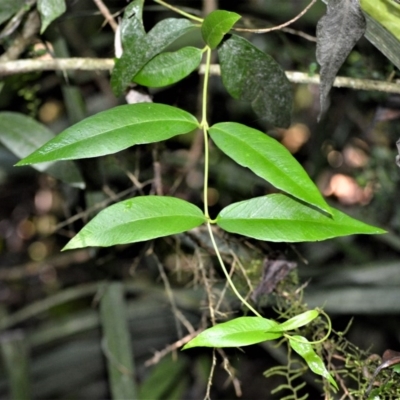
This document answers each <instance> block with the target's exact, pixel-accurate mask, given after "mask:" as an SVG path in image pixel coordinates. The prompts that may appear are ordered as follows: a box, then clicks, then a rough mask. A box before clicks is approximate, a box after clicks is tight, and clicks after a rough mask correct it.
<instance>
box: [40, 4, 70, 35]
mask: <svg viewBox="0 0 400 400" xmlns="http://www.w3.org/2000/svg"><path fill="white" fill-rule="evenodd" d="M37 9H38V11H39V13H40V16H41V20H42V26H41V28H40V33H41V34H42V33H43V32H44V31H45V30H46V29H47V27H48V26H49V25H50V24H51V23H52V22H53V21H54V20H55V19H57V18H58V17H59V16H60V15H62V14H64V13H65V11H66V9H67V7H66V5H65V1H64V0H38V3H37Z"/></svg>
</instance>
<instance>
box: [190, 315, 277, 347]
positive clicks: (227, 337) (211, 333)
mask: <svg viewBox="0 0 400 400" xmlns="http://www.w3.org/2000/svg"><path fill="white" fill-rule="evenodd" d="M278 326H279V324H278V323H277V322H275V321H273V320H270V319H266V318H260V317H239V318H235V319H233V320H231V321H228V322H223V323H222V324H218V325H215V326H212V327H211V328H208V329H206V330H205V331H203V332H201V333H200V334H199V335H197V336H196V337H195V338H194V339H192V340H191V341H190V342H188V343H186V345H185V346H184V347H183V350H186V349H190V348H192V347H242V346H249V345H251V344H255V343H260V342H265V341H266V340H274V339H278V338H280V337H282V333H281V332H276V328H277V327H278Z"/></svg>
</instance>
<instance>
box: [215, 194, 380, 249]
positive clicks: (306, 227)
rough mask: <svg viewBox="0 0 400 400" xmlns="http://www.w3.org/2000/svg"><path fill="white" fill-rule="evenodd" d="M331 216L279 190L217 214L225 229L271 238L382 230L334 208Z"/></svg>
mask: <svg viewBox="0 0 400 400" xmlns="http://www.w3.org/2000/svg"><path fill="white" fill-rule="evenodd" d="M331 212H332V217H329V216H327V215H325V214H323V213H322V212H320V211H318V210H316V209H314V208H312V207H309V206H307V205H305V204H304V203H302V202H300V201H298V200H296V199H293V198H291V197H290V196H286V195H283V194H272V195H268V196H264V197H256V198H254V199H251V200H246V201H242V202H239V203H234V204H231V205H230V206H228V207H226V208H224V209H223V210H222V211H221V212H220V213H219V215H218V217H217V220H216V222H217V225H218V226H220V227H221V228H222V229H224V230H226V231H227V232H231V233H237V234H240V235H244V236H248V237H252V238H255V239H258V240H267V241H271V242H306V241H318V240H326V239H330V238H333V237H338V236H346V235H353V234H381V233H385V231H384V230H382V229H380V228H376V227H373V226H370V225H367V224H364V223H363V222H360V221H357V220H355V219H353V218H351V217H349V216H347V215H345V214H343V213H341V212H340V211H338V210H335V209H334V208H331Z"/></svg>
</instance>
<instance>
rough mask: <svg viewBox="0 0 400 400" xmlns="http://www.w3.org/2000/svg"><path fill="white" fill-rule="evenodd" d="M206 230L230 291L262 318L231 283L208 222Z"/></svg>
mask: <svg viewBox="0 0 400 400" xmlns="http://www.w3.org/2000/svg"><path fill="white" fill-rule="evenodd" d="M207 228H208V232H209V234H210V239H211V243H212V244H213V247H214V250H215V254H216V255H217V258H218V261H219V263H220V265H221V268H222V271H223V272H224V275H225V277H226V280H227V281H228V283H229V286H230V287H231V289H232V290H233V293H235V295H236V296H237V297H238V299H239V300H240V301H241V302H242V303H243V304H244V305H245V306H246V307H247V308H248V309H249V310H250V311H251V312H252V313H253V314H255V315H256V316H257V317H260V318H262V316H261V314H260V313H258V312H257V311H256V310H255V309H254V308H253V307H252V306H251V305H250V304H249V303H248V302H247V300H245V299H244V297H243V296H242V295H241V294H240V293H239V292H238V290H237V289H236V287H235V285H234V283H233V282H232V279H231V277H230V275H229V273H228V271H227V269H226V267H225V264H224V261H223V260H222V257H221V254H220V252H219V250H218V246H217V243H216V242H215V239H214V234H213V232H212V229H211V224H210V223H209V222H207Z"/></svg>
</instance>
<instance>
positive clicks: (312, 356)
mask: <svg viewBox="0 0 400 400" xmlns="http://www.w3.org/2000/svg"><path fill="white" fill-rule="evenodd" d="M289 343H290V347H291V348H292V349H293V350H294V351H295V352H296V353H297V354H298V355H299V356H301V357H303V358H304V360H305V361H306V363H307V365H308V366H309V368H310V369H311V371H313V372H314V373H315V374H317V375H321V376H323V377H324V378H325V379H327V380H328V381H329V383H330V384H331V385H332V386H333V387H334V388H335V389H336V390H338V389H339V388H338V385H337V383H336V382H335V380H334V379H333V377H332V375H331V374H330V373H329V371H328V370H327V369H326V367H325V365H324V363H323V361H322V360H321V358H320V357H319V356H318V355H317V354H316V353H315V351H314V349H313V348H312V346H311V344H310V343H308V340H307V339H306V338H305V337H303V336H297V335H296V336H292V337H289Z"/></svg>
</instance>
